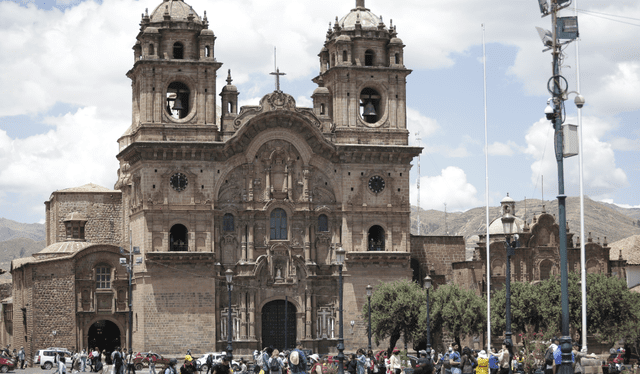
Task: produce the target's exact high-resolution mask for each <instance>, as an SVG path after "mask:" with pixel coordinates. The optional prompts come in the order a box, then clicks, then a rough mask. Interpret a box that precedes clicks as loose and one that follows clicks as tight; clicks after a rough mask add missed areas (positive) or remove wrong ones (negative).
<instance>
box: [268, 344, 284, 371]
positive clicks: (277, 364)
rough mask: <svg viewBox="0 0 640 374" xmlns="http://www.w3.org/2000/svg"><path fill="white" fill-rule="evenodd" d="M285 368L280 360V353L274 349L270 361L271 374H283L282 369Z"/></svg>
mask: <svg viewBox="0 0 640 374" xmlns="http://www.w3.org/2000/svg"><path fill="white" fill-rule="evenodd" d="M283 367H284V362H282V359H281V358H280V351H278V350H277V349H274V350H273V352H272V353H271V358H270V359H269V372H270V373H271V374H282V368H283Z"/></svg>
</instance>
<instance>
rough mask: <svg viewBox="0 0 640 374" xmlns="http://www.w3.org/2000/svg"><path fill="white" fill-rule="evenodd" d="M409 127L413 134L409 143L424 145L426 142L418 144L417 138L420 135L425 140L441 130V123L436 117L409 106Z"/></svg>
mask: <svg viewBox="0 0 640 374" xmlns="http://www.w3.org/2000/svg"><path fill="white" fill-rule="evenodd" d="M407 128H408V129H409V132H410V133H411V134H412V135H411V137H410V138H409V143H410V144H415V145H418V146H420V145H424V142H423V141H421V142H420V144H417V142H416V138H417V137H418V136H419V137H420V138H421V139H423V140H424V139H425V138H428V137H429V136H431V135H433V134H434V133H436V132H438V131H439V130H440V125H439V124H438V121H436V120H435V119H433V118H429V117H426V116H424V115H422V114H421V113H420V112H419V111H417V110H415V109H413V108H407Z"/></svg>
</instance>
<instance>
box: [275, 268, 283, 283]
mask: <svg viewBox="0 0 640 374" xmlns="http://www.w3.org/2000/svg"><path fill="white" fill-rule="evenodd" d="M276 279H278V280H282V270H281V269H280V267H279V266H278V267H276Z"/></svg>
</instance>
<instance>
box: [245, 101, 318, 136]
mask: <svg viewBox="0 0 640 374" xmlns="http://www.w3.org/2000/svg"><path fill="white" fill-rule="evenodd" d="M281 110H285V111H291V112H295V113H299V114H301V115H302V116H303V117H304V118H305V119H306V120H307V121H308V122H309V123H311V124H313V126H314V127H317V128H320V125H321V124H320V120H319V119H318V117H316V115H315V114H314V113H313V110H312V109H311V108H297V107H296V100H295V99H294V98H293V96H291V95H289V94H286V93H284V92H281V91H275V92H272V93H270V94H267V95H265V96H264V97H263V98H262V99H261V100H260V105H258V106H255V105H252V106H243V107H242V109H241V110H240V114H238V117H237V118H236V120H235V121H234V122H233V125H234V127H235V129H236V130H237V129H239V128H240V127H242V125H243V124H244V123H246V122H247V121H249V120H250V119H251V118H253V117H255V116H256V115H258V114H261V113H266V112H273V111H281Z"/></svg>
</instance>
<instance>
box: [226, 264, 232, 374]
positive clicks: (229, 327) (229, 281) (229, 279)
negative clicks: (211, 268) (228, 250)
mask: <svg viewBox="0 0 640 374" xmlns="http://www.w3.org/2000/svg"><path fill="white" fill-rule="evenodd" d="M224 276H225V277H226V278H227V292H228V293H229V309H228V310H227V317H228V318H227V358H228V359H229V362H231V359H232V358H233V344H232V343H231V339H232V336H233V322H232V320H231V291H232V290H233V283H232V281H233V270H231V269H227V271H225V272H224Z"/></svg>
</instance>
